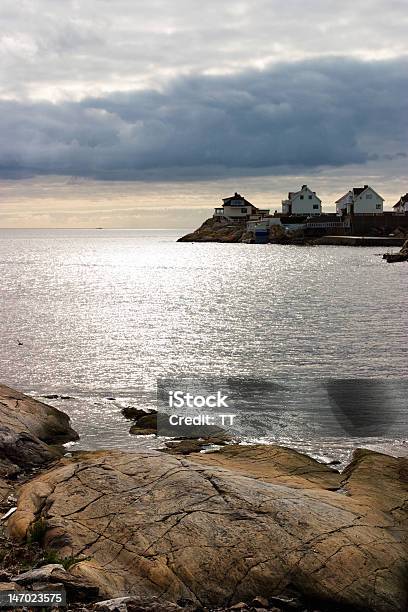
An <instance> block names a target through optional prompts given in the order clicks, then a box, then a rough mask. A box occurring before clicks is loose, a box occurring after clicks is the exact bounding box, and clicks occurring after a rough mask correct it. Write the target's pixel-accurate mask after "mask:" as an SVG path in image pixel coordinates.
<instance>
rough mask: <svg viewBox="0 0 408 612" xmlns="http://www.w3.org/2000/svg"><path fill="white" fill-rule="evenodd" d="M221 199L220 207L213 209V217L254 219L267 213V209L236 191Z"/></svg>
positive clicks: (258, 218)
mask: <svg viewBox="0 0 408 612" xmlns="http://www.w3.org/2000/svg"><path fill="white" fill-rule="evenodd" d="M222 201H223V202H224V203H223V205H222V207H220V208H215V210H214V215H213V216H214V217H215V218H217V217H218V218H223V219H228V220H232V221H234V220H237V221H238V220H242V221H256V220H260V219H263V218H264V217H266V216H267V215H269V209H267V210H266V209H262V208H257V207H256V206H254V205H253V204H251V202H248V200H246V199H245V198H244V197H243V196H242V195H240V194H239V193H237V192H235V194H234V195H233V196H231V197H229V198H223V200H222Z"/></svg>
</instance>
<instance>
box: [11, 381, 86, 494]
mask: <svg viewBox="0 0 408 612" xmlns="http://www.w3.org/2000/svg"><path fill="white" fill-rule="evenodd" d="M77 439H78V434H77V433H76V432H75V431H74V430H73V429H72V428H71V426H70V422H69V417H68V415H66V414H65V413H64V412H61V411H60V410H57V409H56V408H52V407H51V406H47V405H46V404H43V403H41V402H38V401H36V400H34V399H32V398H31V397H28V396H26V395H23V393H19V392H18V391H15V390H13V389H10V388H9V387H6V386H5V385H0V501H1V500H2V499H4V497H5V496H6V495H7V494H8V492H9V491H10V484H9V482H8V481H9V480H10V479H12V478H14V477H15V476H16V475H17V474H18V472H19V471H20V470H25V469H29V468H32V467H37V466H40V465H42V464H44V463H47V462H49V461H50V460H52V459H54V458H55V457H58V456H60V455H61V449H60V448H59V446H58V445H60V444H61V443H64V442H68V441H69V440H77ZM51 445H52V446H51Z"/></svg>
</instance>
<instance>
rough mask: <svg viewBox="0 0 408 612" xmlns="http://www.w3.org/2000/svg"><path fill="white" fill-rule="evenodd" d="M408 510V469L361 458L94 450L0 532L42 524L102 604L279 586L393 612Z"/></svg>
mask: <svg viewBox="0 0 408 612" xmlns="http://www.w3.org/2000/svg"><path fill="white" fill-rule="evenodd" d="M407 503H408V460H407V459H396V458H393V457H388V456H385V455H381V454H378V453H374V452H370V451H360V452H358V453H357V454H356V455H355V458H354V461H353V462H352V464H351V465H350V466H349V468H348V469H347V470H346V472H345V474H344V475H339V474H337V473H336V472H335V471H334V470H332V469H330V468H328V467H326V466H321V465H320V464H319V463H317V462H316V461H314V460H313V459H310V458H305V457H303V456H302V455H300V454H299V453H296V452H295V451H291V450H290V449H282V448H277V447H272V449H270V450H268V451H267V452H265V451H264V450H262V449H260V448H259V447H255V449H250V450H248V448H247V447H236V448H232V449H231V450H228V447H224V449H222V450H221V451H220V452H219V453H214V454H211V455H208V456H206V455H199V456H196V455H190V457H189V459H185V458H184V457H178V456H174V455H168V454H163V453H160V452H155V451H150V452H144V453H123V452H114V451H100V452H90V453H80V454H77V455H76V456H75V457H73V458H64V459H62V460H60V462H59V464H58V465H57V466H56V467H54V468H53V469H52V470H50V471H48V472H46V473H44V474H41V475H39V476H38V477H36V478H35V479H34V480H32V481H31V482H29V483H27V484H25V485H24V487H23V488H22V490H21V493H20V496H19V501H18V509H17V512H15V514H14V515H13V516H12V517H11V518H10V519H9V522H8V530H9V533H10V535H11V536H12V537H13V538H14V539H16V540H17V541H22V540H24V539H25V538H26V537H27V534H28V533H30V529H31V530H32V528H33V525H35V524H36V523H37V522H38V521H39V520H41V521H42V522H43V525H44V529H43V534H42V545H43V546H44V547H45V549H46V550H48V551H53V552H54V554H57V555H58V556H59V557H60V558H62V559H63V558H66V557H69V556H71V557H72V556H74V557H76V558H79V559H80V555H86V556H87V557H88V558H87V559H85V560H79V561H78V562H76V563H75V564H74V565H72V567H71V568H70V573H71V574H72V575H73V576H76V577H77V578H78V579H83V580H86V581H87V583H89V584H92V585H94V586H96V587H98V588H99V592H100V595H101V596H105V597H118V596H128V595H137V596H140V597H153V596H158V597H159V598H162V599H165V600H168V601H170V602H173V603H176V602H180V601H181V600H184V601H190V602H191V603H192V604H194V605H195V606H197V605H198V606H209V607H211V606H213V607H216V606H222V605H224V606H225V605H228V606H231V605H233V604H237V605H238V604H239V603H240V602H250V601H251V600H252V599H253V598H254V597H255V596H260V597H264V598H266V599H268V601H269V600H270V598H271V597H276V596H279V594H280V593H282V592H283V591H284V590H285V589H287V588H291V589H294V590H295V591H296V592H297V593H299V594H300V595H301V596H302V598H304V599H305V600H307V601H312V602H314V604H315V605H316V606H317V607H319V605H320V604H322V605H323V604H324V605H325V606H328V608H327V609H330V610H333V609H335V606H340V607H343V608H346V607H350V608H351V609H353V610H376V612H397V611H398V612H400V611H401V610H404V609H405V608H406V605H407V582H406V577H407V567H408V548H407V544H408V540H407V519H408V516H407ZM243 606H244V604H243ZM236 609H238V608H236ZM241 609H244V608H243V607H242V608H241Z"/></svg>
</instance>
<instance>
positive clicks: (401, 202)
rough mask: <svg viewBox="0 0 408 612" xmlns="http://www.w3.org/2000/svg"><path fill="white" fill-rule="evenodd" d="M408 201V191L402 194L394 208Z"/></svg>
mask: <svg viewBox="0 0 408 612" xmlns="http://www.w3.org/2000/svg"><path fill="white" fill-rule="evenodd" d="M407 202H408V193H406V194H405V195H403V196H401V197H400V199H399V200H398V202H397V203H396V204H394V206H393V208H398V207H399V206H403V205H404V204H406V203H407Z"/></svg>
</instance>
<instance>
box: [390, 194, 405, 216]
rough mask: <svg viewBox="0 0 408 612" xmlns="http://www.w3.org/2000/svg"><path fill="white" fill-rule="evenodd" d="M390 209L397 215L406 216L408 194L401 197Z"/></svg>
mask: <svg viewBox="0 0 408 612" xmlns="http://www.w3.org/2000/svg"><path fill="white" fill-rule="evenodd" d="M392 208H393V211H394V212H395V213H396V214H397V215H408V193H406V194H405V195H403V196H401V197H400V199H399V200H398V202H397V203H396V204H394V206H393V207H392Z"/></svg>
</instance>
